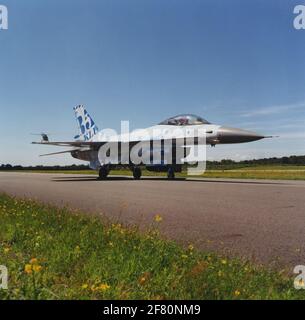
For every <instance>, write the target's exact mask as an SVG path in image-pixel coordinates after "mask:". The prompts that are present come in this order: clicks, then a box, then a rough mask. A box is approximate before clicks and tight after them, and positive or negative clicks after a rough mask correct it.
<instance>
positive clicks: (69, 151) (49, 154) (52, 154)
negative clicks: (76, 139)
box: [39, 149, 80, 157]
mask: <svg viewBox="0 0 305 320" xmlns="http://www.w3.org/2000/svg"><path fill="white" fill-rule="evenodd" d="M78 150H80V149H72V150H65V151H59V152H52V153H45V154H41V155H39V157H45V156H54V155H56V154H62V153H71V152H73V151H78Z"/></svg>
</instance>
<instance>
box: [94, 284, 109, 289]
mask: <svg viewBox="0 0 305 320" xmlns="http://www.w3.org/2000/svg"><path fill="white" fill-rule="evenodd" d="M97 289H98V290H101V291H106V290H108V289H110V286H109V285H108V284H106V283H102V284H100V285H99V286H98V288H97Z"/></svg>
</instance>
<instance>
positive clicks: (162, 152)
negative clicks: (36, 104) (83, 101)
mask: <svg viewBox="0 0 305 320" xmlns="http://www.w3.org/2000/svg"><path fill="white" fill-rule="evenodd" d="M74 112H75V115H76V118H77V122H78V126H79V134H78V135H77V136H75V137H74V139H75V140H74V141H59V142H53V141H49V139H48V137H46V136H45V134H44V135H43V136H42V138H43V139H42V141H41V142H33V144H43V145H52V146H61V147H70V148H71V149H70V150H65V151H60V152H55V153H49V154H44V155H42V156H46V155H55V154H63V153H70V154H71V156H72V157H74V158H76V159H80V160H84V161H88V162H89V166H90V168H91V169H93V170H98V172H99V178H100V179H106V178H107V176H108V174H109V172H110V170H113V169H115V168H118V167H122V166H124V167H128V168H130V170H131V171H132V172H133V176H134V178H135V179H140V177H141V174H142V172H141V167H143V166H145V167H146V169H147V170H149V171H156V172H167V177H168V178H169V179H174V178H175V172H181V170H182V164H184V163H186V164H194V163H200V162H204V160H205V153H202V152H200V151H199V149H200V147H203V148H204V151H205V146H206V145H211V146H213V147H215V146H216V145H217V144H229V143H244V142H251V141H256V140H260V139H263V138H269V137H267V136H263V135H260V134H257V133H255V132H251V131H247V130H242V129H236V128H229V127H223V126H221V125H217V124H212V123H210V122H208V121H206V120H205V119H203V118H201V117H199V116H196V115H193V114H182V115H177V116H174V117H171V118H169V119H166V120H164V121H162V122H160V123H159V124H157V125H154V126H152V127H149V128H146V129H138V130H134V131H132V132H129V128H125V129H124V122H122V123H123V126H122V128H123V130H121V133H120V134H117V133H116V132H115V131H113V130H110V129H107V130H102V131H99V130H98V127H97V126H96V124H95V122H94V121H93V119H92V118H91V117H90V115H89V114H88V112H87V111H86V109H85V108H84V106H82V105H79V106H77V107H75V108H74ZM125 124H126V123H125ZM125 127H126V125H125ZM198 154H201V155H200V156H198Z"/></svg>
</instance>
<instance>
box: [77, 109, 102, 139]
mask: <svg viewBox="0 0 305 320" xmlns="http://www.w3.org/2000/svg"><path fill="white" fill-rule="evenodd" d="M73 109H74V112H75V116H76V119H77V122H78V126H79V135H77V136H75V137H74V139H77V140H84V141H87V140H90V139H91V138H92V137H93V136H94V135H95V134H96V133H97V132H98V128H97V126H96V124H95V123H94V121H93V120H92V118H91V117H90V115H89V113H88V112H87V110H86V109H85V108H84V106H83V105H79V106H76V107H74V108H73Z"/></svg>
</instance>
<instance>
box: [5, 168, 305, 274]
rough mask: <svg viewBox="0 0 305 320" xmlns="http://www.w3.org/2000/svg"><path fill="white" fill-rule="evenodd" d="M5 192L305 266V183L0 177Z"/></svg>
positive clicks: (228, 250) (247, 254) (173, 236)
mask: <svg viewBox="0 0 305 320" xmlns="http://www.w3.org/2000/svg"><path fill="white" fill-rule="evenodd" d="M0 192H5V193H8V194H10V195H15V196H18V197H28V198H34V199H37V200H39V201H42V202H45V203H51V204H55V205H59V206H67V205H68V206H69V207H72V208H78V209H81V210H82V211H84V212H85V213H88V214H90V213H98V214H102V215H105V216H107V217H110V218H111V219H114V220H116V221H120V222H123V223H127V224H138V225H140V226H141V227H142V228H145V227H147V226H149V225H151V223H153V221H154V216H155V215H156V214H159V215H161V216H162V218H163V220H162V222H161V223H160V230H161V232H162V233H163V234H164V235H165V236H166V237H168V238H171V239H174V240H177V241H179V242H181V243H184V244H188V243H192V244H194V246H195V247H197V248H200V249H208V250H217V251H221V252H225V253H227V254H234V255H241V256H245V257H248V258H252V259H254V260H257V261H259V262H263V263H268V264H269V263H275V264H276V265H281V266H282V265H285V266H286V267H288V268H293V267H294V266H295V265H297V264H305V181H270V180H235V179H234V180H233V179H178V180H174V181H168V180H167V179H165V178H158V177H153V178H152V177H149V178H145V177H144V178H143V179H141V180H133V179H132V178H131V177H121V176H112V177H109V179H108V180H105V181H99V180H97V179H96V177H95V176H91V175H74V174H38V173H15V172H2V173H0Z"/></svg>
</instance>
